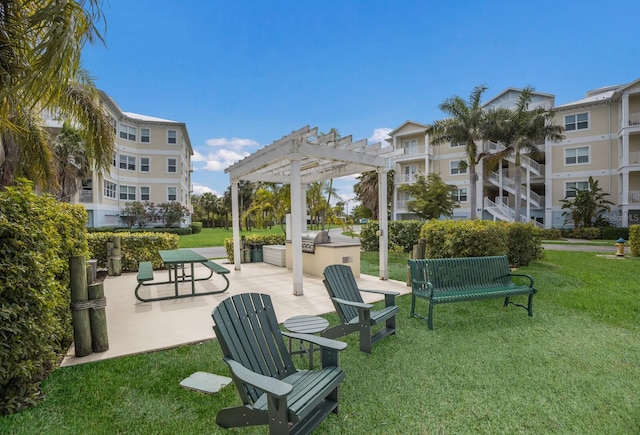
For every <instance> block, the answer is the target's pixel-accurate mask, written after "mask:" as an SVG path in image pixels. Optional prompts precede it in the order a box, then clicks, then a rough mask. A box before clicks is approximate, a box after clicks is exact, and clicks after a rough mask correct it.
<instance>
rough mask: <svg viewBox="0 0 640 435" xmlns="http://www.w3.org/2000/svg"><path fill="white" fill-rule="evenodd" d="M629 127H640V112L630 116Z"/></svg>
mask: <svg viewBox="0 0 640 435" xmlns="http://www.w3.org/2000/svg"><path fill="white" fill-rule="evenodd" d="M629 125H640V112H633V113H630V114H629Z"/></svg>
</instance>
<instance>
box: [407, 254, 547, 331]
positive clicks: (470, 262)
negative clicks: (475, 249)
mask: <svg viewBox="0 0 640 435" xmlns="http://www.w3.org/2000/svg"><path fill="white" fill-rule="evenodd" d="M409 269H410V273H411V289H412V292H411V316H412V317H418V318H422V319H424V320H426V321H427V323H428V325H429V329H433V306H434V305H437V304H444V303H451V302H464V301H472V300H479V299H489V298H505V301H504V306H507V305H509V304H512V305H516V306H519V307H523V308H526V309H527V311H528V313H529V316H533V307H532V303H533V295H534V294H535V293H536V289H535V287H534V286H533V278H532V277H531V276H529V275H524V274H516V273H511V270H510V269H509V260H508V258H507V256H504V255H503V256H489V257H466V258H436V259H415V260H409ZM514 278H516V280H517V281H515V282H514ZM520 281H523V282H522V283H520ZM518 295H528V296H529V299H528V303H527V305H526V306H524V305H521V304H517V303H514V302H512V301H511V300H510V297H511V296H518ZM416 298H424V299H427V300H428V301H429V315H428V317H427V318H425V317H423V316H421V315H419V314H417V313H416V311H415V307H416Z"/></svg>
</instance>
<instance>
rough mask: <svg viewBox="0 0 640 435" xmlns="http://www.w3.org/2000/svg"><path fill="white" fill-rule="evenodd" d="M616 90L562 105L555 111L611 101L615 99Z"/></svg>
mask: <svg viewBox="0 0 640 435" xmlns="http://www.w3.org/2000/svg"><path fill="white" fill-rule="evenodd" d="M615 92H616V91H615V90H610V91H606V92H600V93H598V94H595V95H590V96H587V97H586V98H583V99H581V100H577V101H572V102H570V103H566V104H560V105H558V106H556V107H555V109H562V108H565V107H570V106H579V105H582V104H589V103H595V102H599V101H605V100H610V99H611V97H613V95H614V94H615Z"/></svg>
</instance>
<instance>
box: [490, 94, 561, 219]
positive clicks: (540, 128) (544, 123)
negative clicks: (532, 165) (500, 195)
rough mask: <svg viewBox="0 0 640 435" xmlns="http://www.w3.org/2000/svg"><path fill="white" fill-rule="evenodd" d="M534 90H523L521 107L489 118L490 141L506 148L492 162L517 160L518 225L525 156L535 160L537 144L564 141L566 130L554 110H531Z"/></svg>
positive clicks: (519, 101) (496, 112)
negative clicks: (564, 131)
mask: <svg viewBox="0 0 640 435" xmlns="http://www.w3.org/2000/svg"><path fill="white" fill-rule="evenodd" d="M533 90H534V89H533V88H532V87H526V88H525V89H523V91H522V93H521V94H520V97H519V98H518V103H517V104H516V107H514V108H513V109H511V110H509V109H496V110H494V111H493V112H492V113H491V114H489V118H492V119H493V122H491V123H489V125H490V128H492V129H493V131H492V132H491V133H492V134H491V138H492V139H495V140H497V141H499V142H501V143H502V144H503V145H504V146H505V148H504V149H503V150H502V151H500V152H498V153H495V154H493V155H492V156H491V157H490V161H491V162H492V163H493V164H497V163H498V162H500V160H502V159H503V158H505V157H507V156H511V155H513V156H514V160H515V175H514V183H515V196H516V200H515V207H514V211H515V221H516V222H520V206H521V199H520V197H521V194H522V158H521V156H522V154H529V155H530V156H531V157H533V158H535V157H537V156H538V155H539V154H540V150H539V149H538V144H539V143H541V142H544V140H545V139H549V140H553V141H559V140H562V139H563V138H564V136H563V135H562V131H563V129H564V128H563V127H562V126H560V125H555V124H554V123H553V116H554V113H553V110H551V109H546V108H544V107H536V108H534V109H529V105H530V104H531V99H532V97H533Z"/></svg>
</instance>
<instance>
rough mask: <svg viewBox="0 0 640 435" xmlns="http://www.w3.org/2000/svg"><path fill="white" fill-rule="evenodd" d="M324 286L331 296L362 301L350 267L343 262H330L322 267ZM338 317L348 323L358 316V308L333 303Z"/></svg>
mask: <svg viewBox="0 0 640 435" xmlns="http://www.w3.org/2000/svg"><path fill="white" fill-rule="evenodd" d="M322 282H323V283H324V286H325V287H326V288H327V292H329V296H331V297H332V298H340V299H345V300H347V301H351V302H360V303H363V302H364V301H363V299H362V295H361V294H360V291H359V290H358V283H357V282H356V279H355V277H354V276H353V272H352V271H351V268H350V267H349V266H347V265H344V264H331V265H329V266H327V267H326V268H325V269H324V280H323V281H322ZM333 305H334V306H335V309H336V313H338V317H340V320H341V321H342V322H343V323H348V322H350V321H351V320H353V319H356V318H357V317H358V309H357V308H355V307H352V306H349V305H345V304H337V303H335V302H334V304H333Z"/></svg>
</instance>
